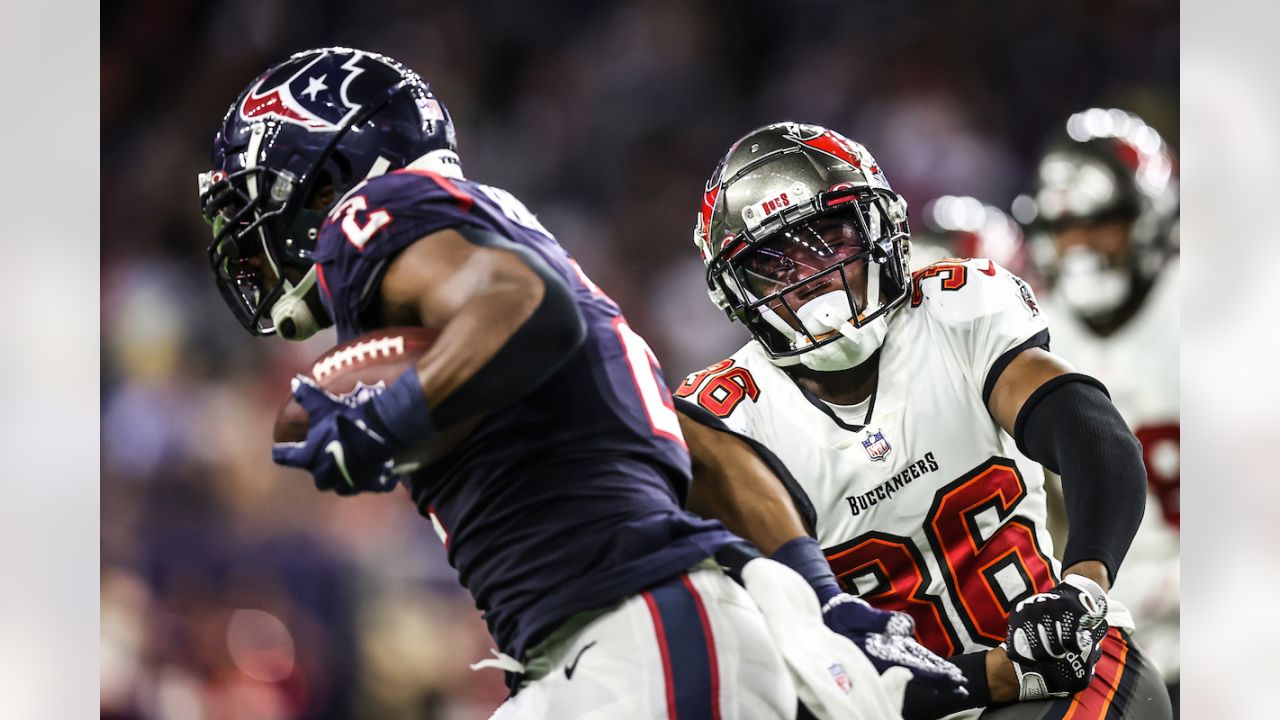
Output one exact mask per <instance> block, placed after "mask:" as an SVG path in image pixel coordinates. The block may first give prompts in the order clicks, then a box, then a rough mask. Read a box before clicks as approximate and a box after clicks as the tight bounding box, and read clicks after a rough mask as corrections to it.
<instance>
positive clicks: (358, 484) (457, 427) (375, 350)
mask: <svg viewBox="0 0 1280 720" xmlns="http://www.w3.org/2000/svg"><path fill="white" fill-rule="evenodd" d="M437 335H438V333H437V332H436V331H434V330H429V329H427V328H421V327H417V328H414V327H408V328H387V329H382V330H375V331H373V332H370V333H366V334H364V335H361V336H360V337H358V338H355V339H354V340H351V341H349V342H346V343H343V344H342V345H339V346H337V347H335V348H333V349H331V350H329V351H327V352H325V353H324V354H323V355H321V356H320V357H319V358H317V359H316V361H315V362H314V363H312V365H311V371H310V372H309V373H308V374H306V375H299V376H297V377H296V378H294V381H293V393H292V395H291V396H290V398H289V401H288V402H287V403H286V404H285V406H284V407H283V408H282V409H281V410H280V414H279V416H277V418H276V424H275V429H274V440H275V447H274V448H273V450H272V457H273V458H274V459H275V461H276V462H277V463H280V464H282V465H288V466H291V467H298V468H302V469H305V470H308V471H310V472H311V473H312V476H313V478H314V479H315V482H316V487H318V488H320V489H322V490H333V491H335V492H337V493H339V494H342V495H350V494H354V493H357V492H363V491H374V492H384V491H387V490H390V489H392V488H394V487H395V481H396V479H398V478H400V477H403V476H406V475H408V474H410V473H412V472H414V471H416V470H418V469H419V468H422V467H426V466H428V465H430V464H431V463H434V462H436V461H438V460H440V459H442V458H444V457H445V456H446V455H448V454H449V453H450V452H451V451H452V450H454V449H455V448H456V447H457V446H459V445H460V444H461V443H462V442H463V441H464V440H465V439H466V438H467V437H468V436H469V435H470V434H471V432H472V430H474V429H475V427H476V425H478V424H479V421H480V419H479V418H473V419H471V420H466V421H462V422H460V423H457V424H454V425H452V426H450V427H448V428H445V429H444V430H443V431H441V432H437V433H434V434H432V435H431V436H430V437H428V438H425V439H424V440H423V441H421V442H419V443H417V444H414V445H412V446H410V447H408V448H397V447H395V444H394V443H393V442H390V438H388V437H385V436H384V433H380V432H378V430H377V423H376V421H373V422H371V419H370V418H369V417H368V415H369V407H368V402H369V401H370V400H371V399H373V398H374V397H375V396H377V395H378V394H379V393H381V392H382V391H383V390H385V389H386V388H387V387H389V386H390V385H391V384H392V383H394V382H396V380H397V379H399V378H400V377H401V376H402V375H403V374H404V372H405V371H406V370H408V369H409V368H411V367H415V366H416V365H417V362H418V359H419V358H421V357H422V355H423V354H425V353H426V352H427V351H428V350H429V349H430V348H431V345H432V344H433V343H434V342H435V339H436V337H437Z"/></svg>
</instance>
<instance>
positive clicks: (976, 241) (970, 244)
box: [911, 195, 1043, 293]
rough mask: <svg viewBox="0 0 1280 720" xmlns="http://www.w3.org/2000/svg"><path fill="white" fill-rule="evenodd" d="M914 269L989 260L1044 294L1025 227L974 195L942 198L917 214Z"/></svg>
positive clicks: (914, 219) (913, 228)
mask: <svg viewBox="0 0 1280 720" xmlns="http://www.w3.org/2000/svg"><path fill="white" fill-rule="evenodd" d="M911 215H912V219H911V270H912V272H915V271H916V270H920V269H922V268H924V267H926V266H928V265H932V264H934V263H936V262H938V261H939V260H943V259H946V258H979V257H980V258H989V259H991V260H994V261H995V262H996V264H997V265H1000V266H1001V267H1003V268H1005V269H1006V270H1008V271H1009V272H1011V273H1013V274H1014V275H1017V276H1018V277H1020V278H1022V280H1023V281H1025V282H1026V283H1027V284H1028V285H1030V286H1031V289H1032V290H1034V291H1035V292H1036V293H1040V292H1041V291H1042V289H1043V288H1042V283H1041V280H1040V277H1039V273H1038V272H1037V271H1036V269H1035V267H1034V265H1033V263H1032V262H1031V256H1030V253H1029V252H1028V250H1027V244H1026V239H1025V238H1024V236H1023V233H1022V227H1021V226H1019V225H1018V223H1017V221H1015V220H1014V219H1013V218H1012V217H1010V216H1009V214H1008V213H1006V212H1004V211H1003V210H1001V209H1000V208H998V207H996V206H994V205H991V204H989V203H984V202H982V201H981V200H979V199H977V198H974V197H967V196H956V195H943V196H942V197H939V198H935V199H933V200H930V201H929V202H927V203H925V205H924V208H923V210H921V211H920V212H912V213H911Z"/></svg>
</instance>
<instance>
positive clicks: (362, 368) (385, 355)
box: [273, 327, 480, 473]
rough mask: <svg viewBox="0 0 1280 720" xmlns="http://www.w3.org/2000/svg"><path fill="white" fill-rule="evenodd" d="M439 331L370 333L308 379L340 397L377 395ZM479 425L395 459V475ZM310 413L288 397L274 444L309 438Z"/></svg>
mask: <svg viewBox="0 0 1280 720" xmlns="http://www.w3.org/2000/svg"><path fill="white" fill-rule="evenodd" d="M438 335H439V333H438V332H437V331H435V330H429V329H427V328H422V327H396V328H383V329H380V330H374V331H372V332H368V333H365V334H364V335H361V336H360V337H357V338H355V339H353V340H350V341H348V342H345V343H343V344H341V345H338V346H337V347H334V348H333V349H331V350H328V351H327V352H325V353H324V354H323V355H321V356H320V357H318V358H316V360H315V362H313V363H312V364H311V366H310V368H309V369H308V373H307V374H308V375H310V376H311V378H312V379H313V380H315V381H316V383H317V384H319V385H320V386H321V387H323V388H324V389H325V390H328V391H329V392H331V393H333V394H334V395H337V396H338V397H348V396H350V395H352V394H353V393H360V392H367V393H370V394H376V393H378V392H380V391H381V390H382V389H384V388H386V387H388V386H390V385H391V384H392V383H394V382H395V381H396V380H398V379H399V378H400V376H401V375H402V374H404V371H405V370H406V369H408V368H409V367H410V366H411V365H414V364H416V363H417V362H418V358H420V357H422V355H423V354H424V353H426V352H427V350H429V349H430V348H431V346H432V344H434V343H435V341H436V337H437V336H438ZM479 423H480V418H472V419H469V420H464V421H462V422H459V423H456V424H454V425H453V426H451V427H449V428H446V429H445V430H444V431H442V432H440V433H437V434H435V435H433V436H431V437H430V438H427V439H426V440H424V441H423V442H422V443H420V444H418V445H416V446H414V447H412V448H409V449H407V450H404V451H402V452H400V453H399V454H397V455H396V457H395V460H396V472H397V473H406V472H411V471H412V470H413V469H414V468H416V467H418V466H425V465H427V464H430V463H432V462H435V461H436V460H439V459H440V458H442V457H444V456H445V455H446V454H448V453H449V451H451V450H453V449H454V448H456V447H457V446H458V445H460V444H461V443H462V441H463V440H466V439H467V437H468V436H469V435H470V434H471V431H472V430H474V429H475V427H476V425H478V424H479ZM308 427H309V421H308V418H307V411H306V410H304V409H303V408H302V406H301V405H299V404H298V401H297V400H295V399H294V398H293V395H292V394H290V395H289V400H288V402H286V403H285V405H284V407H283V408H281V410H280V414H279V415H277V416H276V424H275V429H274V433H273V435H274V440H275V442H300V441H302V440H305V439H306V437H307V428H308Z"/></svg>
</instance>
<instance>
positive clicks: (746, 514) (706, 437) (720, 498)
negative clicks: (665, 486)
mask: <svg viewBox="0 0 1280 720" xmlns="http://www.w3.org/2000/svg"><path fill="white" fill-rule="evenodd" d="M680 429H681V431H682V432H683V433H684V436H685V440H686V442H687V443H688V445H689V454H690V455H691V456H692V457H693V484H692V486H691V487H690V490H689V501H688V507H689V509H690V510H692V511H693V512H695V513H698V514H699V515H702V516H703V517H709V518H714V519H716V520H719V521H720V522H722V523H724V525H725V527H727V528H729V530H730V531H731V532H733V533H734V534H736V535H738V536H739V537H742V538H743V539H744V540H746V541H747V542H750V543H751V544H752V545H755V546H756V548H757V549H759V550H760V552H762V553H764V554H766V555H770V554H772V553H773V552H774V551H775V550H777V549H778V548H779V547H781V546H782V545H783V544H785V543H786V542H788V541H790V540H793V539H795V538H798V537H802V536H807V535H808V533H807V532H806V530H805V527H804V522H803V521H802V520H801V519H800V513H799V512H797V511H796V508H795V504H794V503H793V502H792V501H791V496H790V495H789V494H788V493H787V491H786V488H785V487H783V485H782V483H781V481H779V479H778V478H777V477H776V476H775V475H774V474H773V472H772V471H771V470H770V469H769V467H768V466H767V465H766V464H765V463H764V462H763V461H762V460H761V459H760V458H759V456H757V455H756V454H755V452H753V451H752V450H751V448H749V447H748V446H747V444H746V443H744V442H743V441H741V440H739V439H738V438H736V437H733V436H732V435H729V434H727V433H723V432H719V431H717V430H713V429H711V428H708V427H706V426H704V425H702V424H700V423H698V422H697V421H695V420H692V419H690V418H689V417H687V416H686V415H684V414H681V415H680Z"/></svg>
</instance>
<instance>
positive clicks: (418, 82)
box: [199, 48, 461, 340]
mask: <svg viewBox="0 0 1280 720" xmlns="http://www.w3.org/2000/svg"><path fill="white" fill-rule="evenodd" d="M455 151H456V140H455V137H454V130H453V122H452V120H450V118H449V112H448V110H446V109H445V107H444V105H443V104H441V103H440V102H439V101H438V100H437V99H436V98H435V96H434V95H433V94H432V92H431V88H430V87H429V86H428V85H427V83H426V82H424V81H423V79H422V78H421V77H419V76H418V74H417V73H415V72H414V71H412V70H410V69H409V68H407V67H405V66H404V65H402V64H400V63H399V62H397V61H395V60H393V59H391V58H388V57H385V56H383V55H377V54H375V53H370V52H365V51H362V50H353V49H349V48H321V49H316V50H307V51H305V52H300V53H297V54H296V55H293V56H292V57H290V58H289V59H288V60H285V61H284V62H282V63H280V64H278V65H275V66H274V67H272V68H270V69H268V70H267V71H266V72H264V73H263V74H261V75H259V76H258V77H257V78H256V79H255V80H254V81H253V82H252V83H250V84H249V87H247V88H246V89H245V90H244V91H243V92H242V93H240V96H239V97H238V98H236V101H235V102H234V103H233V104H232V105H231V107H230V109H228V110H227V114H226V117H225V118H224V119H223V122H222V128H221V129H220V130H219V131H218V133H217V135H216V136H214V141H213V169H212V170H210V171H209V172H205V173H201V174H200V177H199V184H200V204H201V210H202V212H203V215H204V217H205V219H206V220H207V221H208V222H209V223H210V224H211V225H212V226H213V242H212V243H211V244H210V245H209V260H210V263H211V264H212V266H213V272H214V275H215V277H216V280H217V283H218V288H219V289H220V290H221V291H222V296H223V298H224V299H225V300H226V302H227V305H228V306H230V307H231V310H232V311H233V312H234V313H235V315H236V318H237V319H239V320H240V322H241V323H242V324H243V325H244V326H245V328H246V329H247V330H249V332H251V333H253V334H255V335H269V334H272V333H277V332H278V333H279V334H280V335H281V336H282V337H285V338H288V339H293V340H301V339H305V338H307V337H309V336H311V335H312V334H314V333H315V332H317V331H318V330H319V329H320V328H321V327H324V326H327V325H329V324H330V321H329V320H328V318H327V317H326V316H325V313H324V309H323V307H322V306H321V305H320V303H319V300H318V295H317V294H316V293H314V292H312V290H313V288H314V286H315V268H314V260H313V257H312V253H313V251H314V250H315V244H316V237H317V235H318V233H319V230H320V225H321V223H322V222H323V220H324V216H325V213H326V212H327V211H328V209H329V208H330V207H331V206H332V205H333V204H334V202H335V201H336V200H338V199H339V198H341V197H342V195H344V194H345V193H346V192H347V191H348V190H349V189H350V188H352V187H353V186H355V185H356V184H357V183H359V182H361V181H362V180H364V179H365V178H367V177H372V176H375V175H380V174H382V173H384V172H386V171H388V170H395V169H399V168H403V167H406V166H409V165H411V164H412V165H414V166H421V167H425V168H426V169H431V170H435V171H437V172H441V173H442V174H445V175H449V176H452V177H459V176H460V174H461V166H460V164H459V161H458V156H457V154H456V152H455Z"/></svg>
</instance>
